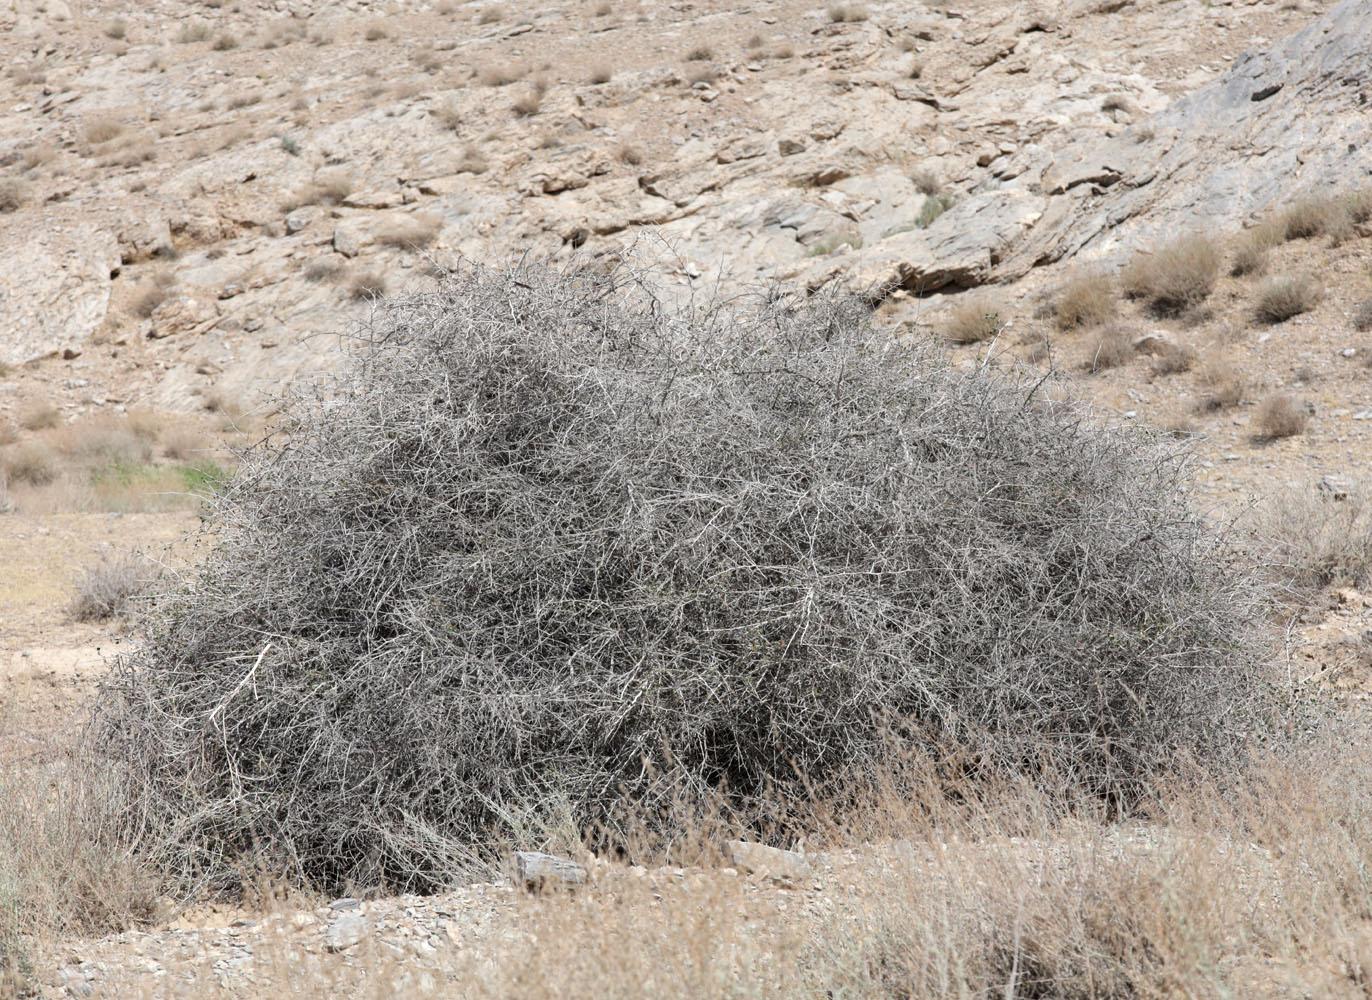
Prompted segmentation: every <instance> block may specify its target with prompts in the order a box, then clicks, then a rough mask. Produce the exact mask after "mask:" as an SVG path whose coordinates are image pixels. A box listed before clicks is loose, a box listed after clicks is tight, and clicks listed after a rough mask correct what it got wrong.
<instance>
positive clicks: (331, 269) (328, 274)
mask: <svg viewBox="0 0 1372 1000" xmlns="http://www.w3.org/2000/svg"><path fill="white" fill-rule="evenodd" d="M345 270H346V268H345V267H344V265H343V262H342V261H340V260H338V259H336V258H334V257H321V258H320V259H318V260H312V261H310V263H309V264H307V265H306V266H305V280H306V281H314V282H321V281H338V280H339V279H340V278H342V277H343V274H344V272H345Z"/></svg>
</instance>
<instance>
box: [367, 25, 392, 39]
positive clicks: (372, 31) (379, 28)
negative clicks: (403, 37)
mask: <svg viewBox="0 0 1372 1000" xmlns="http://www.w3.org/2000/svg"><path fill="white" fill-rule="evenodd" d="M362 37H363V38H365V39H366V40H367V41H369V42H379V41H381V40H382V39H383V38H390V37H391V33H390V32H389V31H387V30H386V26H385V25H384V24H382V23H381V22H380V21H374V22H373V23H371V24H369V25H367V30H366V31H365V32H363V34H362Z"/></svg>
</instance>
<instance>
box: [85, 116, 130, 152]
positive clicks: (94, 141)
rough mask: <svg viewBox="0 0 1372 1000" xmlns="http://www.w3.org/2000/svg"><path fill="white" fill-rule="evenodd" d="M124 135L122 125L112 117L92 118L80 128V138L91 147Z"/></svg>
mask: <svg viewBox="0 0 1372 1000" xmlns="http://www.w3.org/2000/svg"><path fill="white" fill-rule="evenodd" d="M123 134H124V123H123V122H122V121H120V120H119V119H118V118H115V117H114V116H113V115H102V116H100V117H96V118H92V119H91V120H90V121H88V122H86V124H85V125H84V126H82V128H81V136H82V138H84V139H85V140H86V142H88V143H90V144H91V145H93V146H99V145H101V144H103V143H106V142H110V141H111V140H113V139H117V138H119V137H120V136H121V135H123Z"/></svg>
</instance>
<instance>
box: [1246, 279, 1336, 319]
mask: <svg viewBox="0 0 1372 1000" xmlns="http://www.w3.org/2000/svg"><path fill="white" fill-rule="evenodd" d="M1320 298H1321V291H1320V287H1319V286H1318V285H1316V284H1315V282H1314V280H1313V279H1311V277H1310V276H1309V275H1306V274H1281V275H1277V276H1275V277H1272V278H1268V279H1267V280H1266V281H1264V282H1263V283H1262V287H1261V288H1260V289H1259V290H1258V300H1257V303H1256V304H1255V306H1254V311H1255V312H1256V314H1257V318H1258V320H1259V321H1260V322H1263V323H1281V322H1284V321H1286V320H1288V319H1290V318H1291V317H1293V316H1299V315H1300V314H1301V313H1304V312H1309V311H1310V310H1311V309H1313V308H1315V306H1316V304H1318V302H1319V301H1320Z"/></svg>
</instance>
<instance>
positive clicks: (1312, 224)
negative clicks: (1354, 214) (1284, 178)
mask: <svg viewBox="0 0 1372 1000" xmlns="http://www.w3.org/2000/svg"><path fill="white" fill-rule="evenodd" d="M1346 213H1347V210H1346V208H1345V206H1344V203H1343V200H1342V199H1340V198H1337V197H1329V196H1321V197H1309V198H1302V199H1300V200H1298V201H1296V202H1295V203H1294V204H1293V205H1291V207H1289V208H1287V209H1286V210H1285V211H1284V212H1282V213H1281V214H1280V215H1279V216H1277V219H1276V223H1275V224H1276V226H1277V228H1278V231H1279V232H1280V233H1281V235H1282V238H1283V239H1286V240H1303V239H1312V238H1313V237H1316V236H1321V235H1323V234H1324V233H1326V232H1328V231H1329V230H1330V229H1332V228H1334V227H1335V226H1337V225H1338V223H1339V217H1340V216H1342V215H1346Z"/></svg>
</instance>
